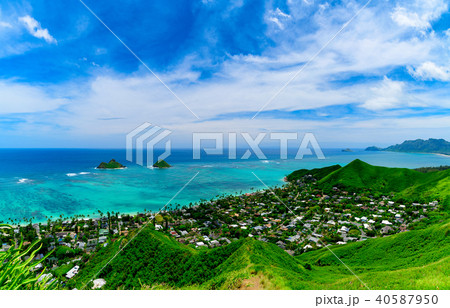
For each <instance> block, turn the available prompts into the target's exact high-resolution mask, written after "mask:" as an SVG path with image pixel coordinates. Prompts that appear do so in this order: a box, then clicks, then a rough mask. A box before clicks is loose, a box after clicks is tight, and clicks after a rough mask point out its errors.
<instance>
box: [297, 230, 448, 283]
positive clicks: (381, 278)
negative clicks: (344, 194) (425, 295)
mask: <svg viewBox="0 0 450 308" xmlns="http://www.w3.org/2000/svg"><path fill="white" fill-rule="evenodd" d="M449 235H450V222H447V223H445V224H441V225H437V226H432V227H429V228H427V229H423V230H415V231H410V232H404V233H399V234H397V235H393V236H389V237H384V238H378V239H370V240H367V241H363V242H356V243H351V244H347V245H345V246H340V247H336V246H334V247H331V249H332V251H333V252H334V253H335V254H336V255H337V256H338V257H339V258H341V260H342V261H343V262H344V263H345V264H347V265H348V266H349V267H350V268H351V269H352V270H353V271H354V272H355V273H356V274H357V275H358V277H360V278H361V280H362V281H364V282H365V283H366V284H367V285H368V286H369V288H371V289H436V288H439V289H449V288H450V237H449ZM297 259H298V260H299V261H300V262H302V263H310V264H312V265H313V266H312V270H311V274H312V278H313V279H314V280H316V281H320V280H322V282H323V285H324V286H326V287H327V288H336V289H342V288H344V289H345V288H350V289H353V288H360V287H361V283H360V282H359V281H358V280H357V278H356V277H354V276H353V275H351V274H350V273H349V272H348V271H347V269H345V268H344V267H343V266H342V265H341V263H340V261H339V260H338V259H337V258H336V257H335V256H334V255H333V254H332V253H331V252H330V251H328V250H327V249H321V250H317V251H312V252H308V253H305V254H302V255H301V256H299V257H297ZM349 274H350V275H349Z"/></svg>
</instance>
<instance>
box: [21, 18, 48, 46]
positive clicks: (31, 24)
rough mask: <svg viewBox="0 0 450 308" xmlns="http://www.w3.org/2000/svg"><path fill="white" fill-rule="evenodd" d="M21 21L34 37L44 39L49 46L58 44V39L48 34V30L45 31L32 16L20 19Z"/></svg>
mask: <svg viewBox="0 0 450 308" xmlns="http://www.w3.org/2000/svg"><path fill="white" fill-rule="evenodd" d="M19 21H20V22H22V23H23V24H24V25H25V27H26V28H27V30H28V32H29V33H30V34H31V35H32V36H34V37H37V38H39V39H44V40H45V41H46V42H47V43H49V44H56V43H57V41H56V39H55V38H54V37H53V36H51V35H50V33H49V32H48V29H43V28H42V27H41V24H40V23H39V22H38V21H37V20H36V19H34V18H33V17H31V16H30V15H26V16H23V17H19Z"/></svg>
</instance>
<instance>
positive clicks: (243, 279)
mask: <svg viewBox="0 0 450 308" xmlns="http://www.w3.org/2000/svg"><path fill="white" fill-rule="evenodd" d="M449 235H450V223H446V224H441V225H437V226H432V227H430V228H427V229H423V230H416V231H410V232H405V233H400V234H397V235H394V236H389V237H385V238H378V239H370V240H367V241H364V242H356V243H351V244H348V245H345V246H335V247H331V249H332V250H333V252H334V253H335V254H336V255H337V256H339V258H341V259H342V261H343V262H345V264H347V265H348V266H349V267H351V268H352V270H353V271H354V272H355V273H356V274H357V275H358V276H359V277H360V278H361V279H362V280H363V281H364V282H365V283H366V284H367V285H368V286H369V287H370V288H371V289H391V288H394V289H409V288H411V289H436V288H439V289H449V288H450V257H449V256H450V237H449ZM120 245H123V243H122V244H121V243H119V242H117V243H115V244H114V245H110V246H109V247H108V249H105V252H104V253H102V254H97V255H95V256H94V257H93V258H92V259H91V260H89V261H88V262H87V263H86V264H85V266H84V267H83V268H82V271H81V272H80V274H79V276H77V277H76V280H74V281H71V282H70V284H71V285H69V287H75V286H76V287H77V288H82V287H83V285H84V283H86V282H87V281H89V280H90V279H91V278H92V276H93V275H94V273H96V272H97V271H98V270H99V269H100V268H101V267H102V266H103V265H104V264H105V263H106V262H107V260H108V259H109V258H110V257H112V256H113V255H114V254H115V252H116V251H117V250H118V249H119V247H120ZM306 268H308V269H306ZM97 278H104V279H105V280H106V281H107V285H106V286H105V288H107V289H142V288H144V289H210V290H211V289H364V286H363V285H362V284H361V283H360V282H359V281H358V280H357V279H356V277H354V276H353V275H352V274H351V273H350V272H349V271H348V270H347V269H346V268H345V267H344V266H343V265H342V264H341V263H340V261H339V260H338V259H336V258H335V256H334V255H333V254H331V252H329V251H328V250H327V249H325V248H323V249H321V250H317V251H312V252H308V253H304V254H302V255H300V256H298V257H292V256H290V255H289V254H287V253H286V252H285V251H284V250H282V249H280V248H279V247H277V246H275V245H273V244H269V243H264V242H260V241H257V240H254V239H251V238H248V239H245V240H240V241H237V242H234V243H232V244H230V245H228V246H224V247H220V248H215V249H210V250H200V251H199V250H195V249H191V248H190V247H187V246H185V245H183V244H180V243H178V242H176V241H175V240H173V239H172V238H169V237H168V236H166V235H164V234H162V233H159V232H156V231H154V230H151V229H149V228H146V229H144V230H143V231H142V232H141V234H139V235H138V236H137V237H136V238H135V239H134V240H133V241H132V242H130V244H129V245H128V246H127V247H126V248H125V249H124V251H122V252H121V253H120V254H119V255H118V256H117V257H116V258H115V259H114V260H113V261H112V262H111V263H110V264H109V265H108V266H106V268H105V269H104V270H103V271H102V272H101V273H100V274H99V275H98V277H97ZM89 287H90V285H89Z"/></svg>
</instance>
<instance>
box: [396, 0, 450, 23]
mask: <svg viewBox="0 0 450 308" xmlns="http://www.w3.org/2000/svg"><path fill="white" fill-rule="evenodd" d="M447 10H448V4H447V3H446V2H445V1H444V0H428V1H422V0H416V1H412V2H411V4H409V6H408V7H405V6H400V5H397V7H396V8H395V9H394V12H392V14H391V17H392V19H393V20H394V21H395V22H396V23H397V24H398V25H400V26H405V27H412V28H416V29H422V30H423V29H429V28H431V24H430V23H431V22H432V21H434V20H437V19H438V18H440V17H441V15H442V14H443V13H444V12H446V11H447Z"/></svg>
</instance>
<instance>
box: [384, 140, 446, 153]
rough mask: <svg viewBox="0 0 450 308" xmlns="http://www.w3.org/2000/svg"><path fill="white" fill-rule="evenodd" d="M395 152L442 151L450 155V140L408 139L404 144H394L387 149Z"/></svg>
mask: <svg viewBox="0 0 450 308" xmlns="http://www.w3.org/2000/svg"><path fill="white" fill-rule="evenodd" d="M385 150H386V151H393V152H415V153H440V154H449V155H450V142H448V141H446V140H444V139H431V138H430V139H428V140H423V139H417V140H406V141H405V142H403V143H402V144H396V145H392V146H390V147H387V148H386V149H385Z"/></svg>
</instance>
